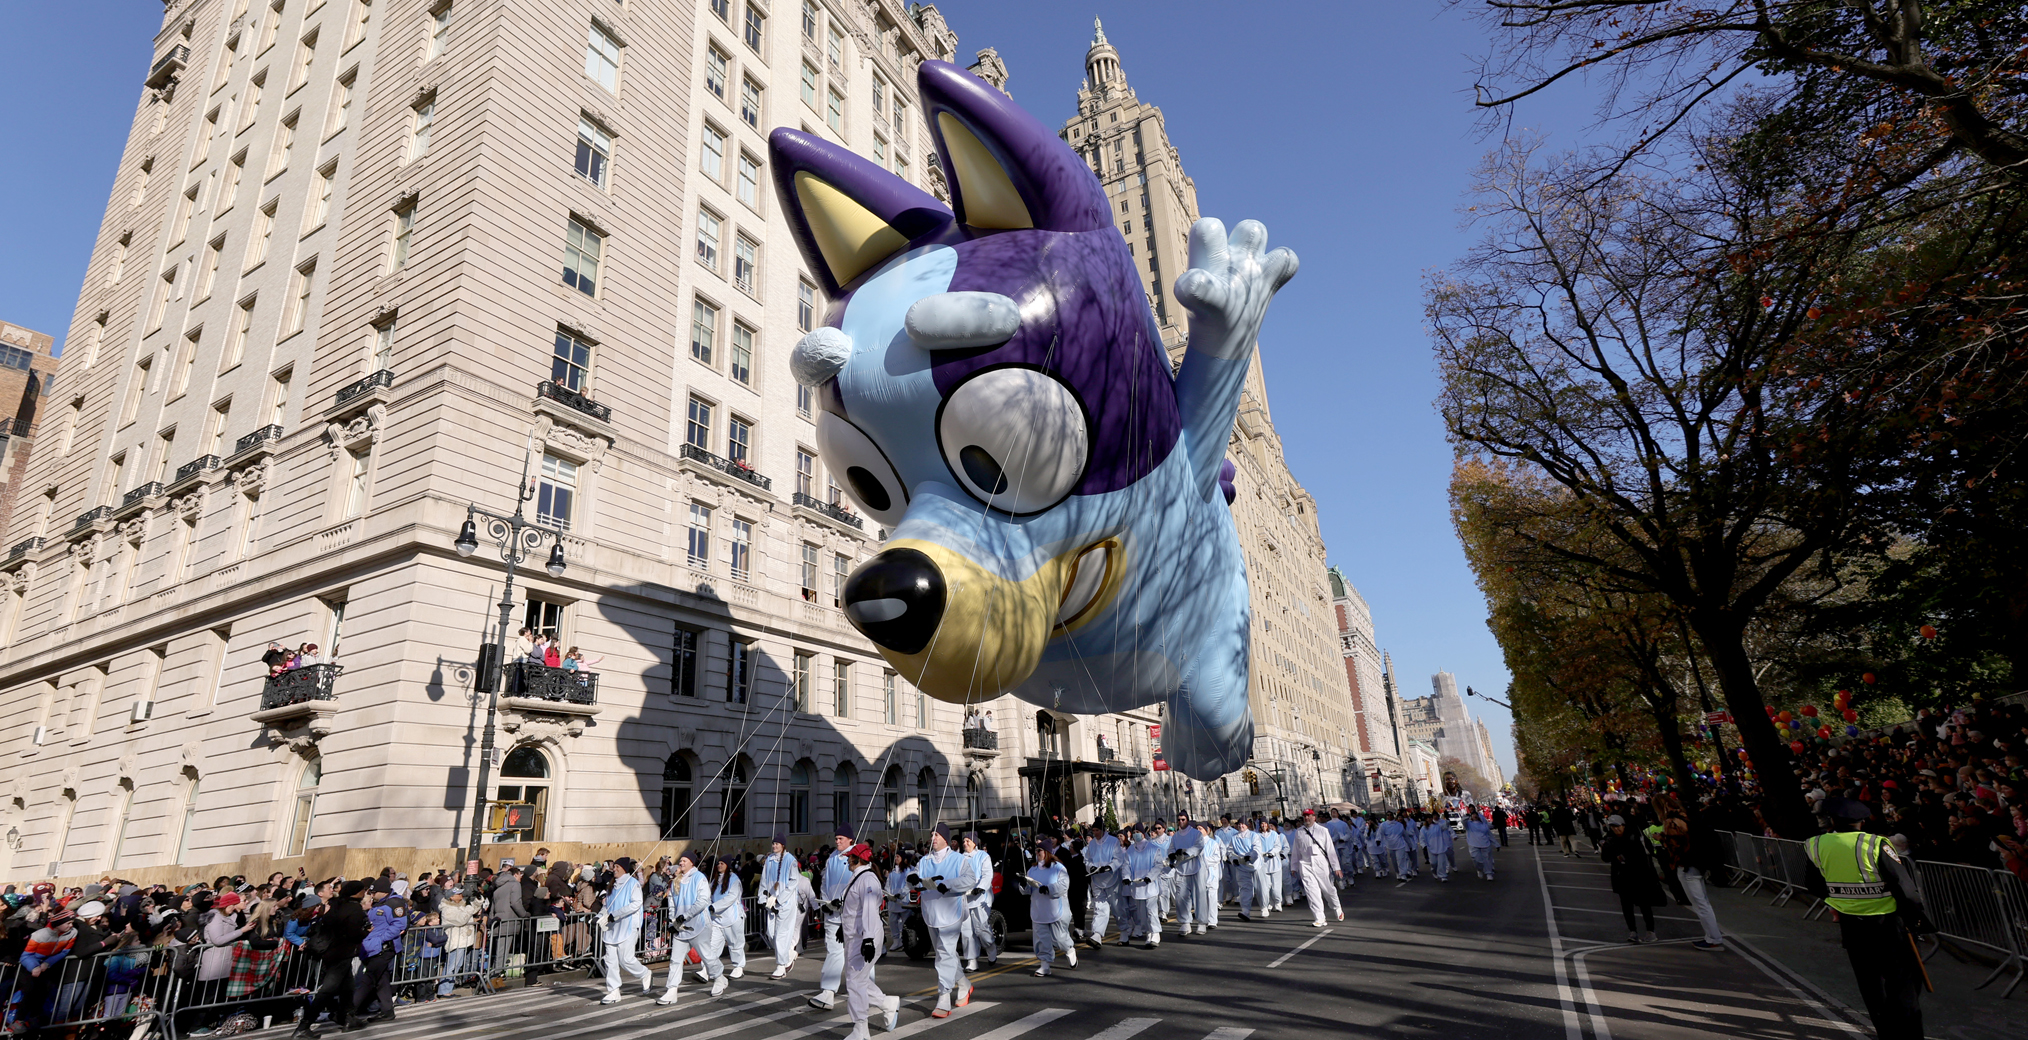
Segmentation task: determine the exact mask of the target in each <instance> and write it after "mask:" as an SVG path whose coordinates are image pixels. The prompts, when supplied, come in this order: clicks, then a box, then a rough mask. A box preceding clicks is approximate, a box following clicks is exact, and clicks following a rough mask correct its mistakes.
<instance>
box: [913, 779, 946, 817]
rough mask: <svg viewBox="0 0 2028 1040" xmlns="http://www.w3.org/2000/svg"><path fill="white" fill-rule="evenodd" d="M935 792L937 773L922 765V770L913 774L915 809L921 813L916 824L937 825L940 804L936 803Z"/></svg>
mask: <svg viewBox="0 0 2028 1040" xmlns="http://www.w3.org/2000/svg"><path fill="white" fill-rule="evenodd" d="M936 794H937V775H936V774H935V773H932V772H930V770H929V767H928V766H924V767H923V770H922V772H920V773H917V774H916V775H915V801H916V806H917V811H918V812H920V813H921V819H920V820H918V821H917V825H918V826H921V827H935V826H936V825H937V816H938V815H940V813H939V810H940V809H941V808H942V806H940V805H938V804H937V801H938V799H937V796H936Z"/></svg>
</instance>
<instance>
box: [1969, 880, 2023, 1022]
mask: <svg viewBox="0 0 2028 1040" xmlns="http://www.w3.org/2000/svg"><path fill="white" fill-rule="evenodd" d="M1993 888H1994V890H1995V891H1996V892H1998V893H1999V896H2000V905H2001V907H2002V908H2004V909H2005V910H2006V913H2007V925H2006V926H2007V935H2008V937H2009V939H2010V941H2012V942H2013V944H2014V959H2013V962H2012V966H2013V968H2014V981H2012V982H2010V983H2008V984H2007V988H2006V989H2004V990H2001V991H2000V997H2001V999H2005V998H2007V997H2010V996H2013V995H2014V988H2015V987H2016V986H2019V985H2021V979H2022V976H2024V975H2028V884H2023V883H2022V881H2021V879H2020V878H2018V877H2015V876H2014V875H2013V874H2010V873H2008V872H2007V871H2004V870H1995V871H1993ZM2007 967H2008V965H2007V964H2001V965H2000V966H1999V967H1998V968H1995V969H1993V974H1991V975H1989V976H1987V977H1986V981H1985V982H1981V983H1979V988H1981V989H1983V988H1985V987H1986V986H1988V985H1990V984H1991V983H1992V981H1993V980H1994V979H1997V978H1999V977H2000V973H2001V972H2004V971H2006V970H2007Z"/></svg>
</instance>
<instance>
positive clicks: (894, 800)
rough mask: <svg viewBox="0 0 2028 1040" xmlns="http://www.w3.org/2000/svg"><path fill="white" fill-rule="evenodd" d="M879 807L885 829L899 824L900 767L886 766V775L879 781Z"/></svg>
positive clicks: (893, 827)
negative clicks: (884, 822) (885, 825)
mask: <svg viewBox="0 0 2028 1040" xmlns="http://www.w3.org/2000/svg"><path fill="white" fill-rule="evenodd" d="M880 807H881V809H882V810H883V813H882V817H883V819H884V820H885V821H886V824H887V829H888V830H894V829H895V828H897V827H900V826H901V767H900V766H888V767H887V775H886V776H885V777H884V778H882V780H881V782H880Z"/></svg>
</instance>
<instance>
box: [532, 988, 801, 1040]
mask: <svg viewBox="0 0 2028 1040" xmlns="http://www.w3.org/2000/svg"><path fill="white" fill-rule="evenodd" d="M786 999H788V995H787V994H783V995H782V996H777V997H762V998H761V999H759V1000H756V1001H752V1002H750V1003H746V1004H726V1005H723V1006H721V1007H717V1008H714V1009H712V1010H709V1011H706V1012H705V1013H704V1014H701V1015H692V1016H691V1017H689V1018H685V1019H682V1020H680V1021H675V1022H669V1021H664V1022H662V1023H660V1024H658V1025H657V1026H656V1027H655V1028H657V1029H670V1028H674V1027H676V1026H687V1025H691V1024H693V1023H697V1022H709V1021H711V1020H712V1019H714V1018H722V1017H724V1016H726V1015H730V1014H733V1013H734V1012H739V1011H748V1010H751V1009H753V1008H757V1007H763V1006H765V1005H768V1004H773V1003H776V1002H777V1001H781V1000H786ZM647 1004H648V1006H647V1007H646V1008H644V1009H641V1010H639V1011H637V1012H635V1013H634V1014H631V1015H628V1016H627V1017H625V1018H620V1019H614V1020H612V1021H609V1022H596V1023H593V1024H592V1025H588V1026H585V1027H583V1028H581V1029H571V1030H566V1031H564V1032H561V1033H544V1034H543V1037H544V1040H562V1038H563V1037H567V1036H576V1035H578V1034H579V1033H596V1032H601V1031H604V1030H608V1029H613V1028H616V1027H619V1026H623V1025H626V1024H627V1023H629V1022H638V1021H640V1020H641V1019H644V1018H648V1017H650V1016H653V1015H664V1016H667V1015H674V1014H681V1013H682V1012H680V1011H674V1010H671V1008H673V1007H674V1005H671V1007H658V1006H656V1005H655V1003H654V1002H653V1001H648V1002H647ZM620 1006H622V1007H625V1006H626V1005H624V1004H622V1005H620ZM637 1006H638V1005H637ZM694 1007H695V1005H692V1007H691V1008H685V1009H683V1010H685V1011H688V1010H692V1008H694Z"/></svg>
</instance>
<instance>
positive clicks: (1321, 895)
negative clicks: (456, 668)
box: [1290, 809, 1345, 928]
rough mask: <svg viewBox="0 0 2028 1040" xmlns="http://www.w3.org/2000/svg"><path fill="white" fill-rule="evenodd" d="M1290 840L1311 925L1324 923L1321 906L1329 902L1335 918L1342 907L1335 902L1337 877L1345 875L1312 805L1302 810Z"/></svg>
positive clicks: (1316, 926)
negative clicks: (1298, 825)
mask: <svg viewBox="0 0 2028 1040" xmlns="http://www.w3.org/2000/svg"><path fill="white" fill-rule="evenodd" d="M1294 834H1295V836H1294V838H1292V839H1291V841H1290V844H1291V846H1292V847H1293V850H1294V857H1293V858H1294V861H1295V864H1296V876H1297V877H1298V878H1300V879H1301V881H1302V885H1303V901H1304V902H1306V903H1308V904H1309V905H1310V918H1311V920H1310V927H1312V928H1322V927H1324V907H1325V905H1326V904H1329V905H1330V908H1331V913H1333V914H1335V915H1336V916H1337V918H1338V920H1340V921H1343V920H1344V919H1345V908H1344V906H1343V905H1341V904H1340V903H1339V902H1338V885H1337V880H1338V879H1339V878H1342V877H1344V876H1345V872H1344V870H1343V869H1341V868H1340V867H1339V866H1338V853H1337V850H1336V849H1334V848H1333V847H1332V845H1331V832H1330V831H1328V830H1325V829H1324V825H1323V824H1320V823H1318V822H1317V811H1316V810H1315V809H1304V810H1303V825H1302V826H1300V827H1297V828H1296V829H1295V832H1294Z"/></svg>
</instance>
